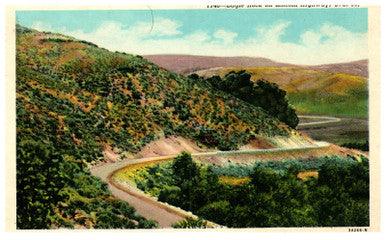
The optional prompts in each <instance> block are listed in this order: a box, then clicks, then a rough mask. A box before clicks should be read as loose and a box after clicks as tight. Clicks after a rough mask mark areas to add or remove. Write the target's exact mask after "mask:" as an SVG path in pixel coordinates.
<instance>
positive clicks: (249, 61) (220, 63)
mask: <svg viewBox="0 0 386 240" xmlns="http://www.w3.org/2000/svg"><path fill="white" fill-rule="evenodd" d="M143 57H144V58H146V59H148V60H149V61H151V62H153V63H155V64H157V65H158V66H160V67H162V68H165V69H167V70H169V71H173V72H176V73H181V74H189V73H191V72H195V71H198V70H202V69H209V68H216V67H234V66H240V67H255V66H290V64H285V63H279V62H275V61H272V60H270V59H268V58H257V57H214V56H193V55H145V56H143Z"/></svg>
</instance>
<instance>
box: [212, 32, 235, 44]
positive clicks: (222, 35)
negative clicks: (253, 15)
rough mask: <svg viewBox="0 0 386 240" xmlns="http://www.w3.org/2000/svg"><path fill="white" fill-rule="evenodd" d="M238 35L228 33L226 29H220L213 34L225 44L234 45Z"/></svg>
mask: <svg viewBox="0 0 386 240" xmlns="http://www.w3.org/2000/svg"><path fill="white" fill-rule="evenodd" d="M237 35H238V34H237V33H235V32H231V31H227V30H225V29H219V30H217V31H215V32H214V34H213V36H214V37H215V38H218V39H221V40H222V41H223V42H224V43H225V44H230V43H233V40H234V39H235V37H237Z"/></svg>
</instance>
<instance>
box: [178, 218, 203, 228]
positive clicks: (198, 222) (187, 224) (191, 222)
mask: <svg viewBox="0 0 386 240" xmlns="http://www.w3.org/2000/svg"><path fill="white" fill-rule="evenodd" d="M206 226H207V222H206V221H205V220H203V219H201V218H198V219H194V218H187V219H185V220H182V221H180V222H177V223H175V224H173V225H172V227H173V228H206Z"/></svg>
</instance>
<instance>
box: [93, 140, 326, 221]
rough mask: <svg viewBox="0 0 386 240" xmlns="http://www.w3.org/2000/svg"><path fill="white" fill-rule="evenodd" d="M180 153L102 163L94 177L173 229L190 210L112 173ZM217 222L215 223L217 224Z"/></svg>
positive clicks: (318, 145) (323, 144)
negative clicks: (163, 200)
mask: <svg viewBox="0 0 386 240" xmlns="http://www.w3.org/2000/svg"><path fill="white" fill-rule="evenodd" d="M329 146H330V144H329V143H327V142H315V144H314V145H310V146H306V147H305V146H302V147H288V148H272V149H254V150H238V151H215V152H203V153H193V154H192V156H208V157H209V156H215V155H234V154H259V153H266V152H272V153H274V152H278V153H279V152H280V153H282V152H283V151H291V150H302V149H303V150H305V149H318V148H326V147H329ZM176 156H177V155H168V156H160V157H149V158H138V159H125V160H122V161H119V162H112V163H111V162H109V163H101V164H99V165H96V166H92V167H91V168H90V171H91V173H92V174H93V175H94V176H97V177H99V178H100V179H101V180H102V181H104V182H106V183H107V184H108V187H109V189H110V191H111V193H112V194H113V195H114V196H115V197H117V198H119V199H121V200H123V201H126V202H127V203H129V204H130V205H131V206H133V207H134V208H135V210H136V211H137V212H138V213H139V214H140V215H142V216H143V217H145V218H146V219H151V220H155V221H156V222H158V224H159V227H161V228H170V227H171V226H172V224H173V223H176V222H178V221H181V220H183V219H185V218H186V217H188V216H194V215H193V214H192V213H190V212H186V211H184V210H182V209H179V208H177V207H174V206H171V205H168V204H165V203H161V202H158V201H157V200H156V199H155V198H153V197H151V196H148V195H146V194H144V193H143V192H142V191H140V190H139V189H137V188H136V187H133V186H128V185H122V184H120V183H117V182H114V181H113V180H112V176H113V175H114V173H115V172H117V171H118V170H120V169H122V168H124V167H126V166H129V165H132V164H136V163H144V162H152V161H158V160H159V161H161V160H168V159H173V158H175V157H176ZM213 225H214V224H213Z"/></svg>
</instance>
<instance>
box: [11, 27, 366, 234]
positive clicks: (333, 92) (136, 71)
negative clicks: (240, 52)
mask: <svg viewBox="0 0 386 240" xmlns="http://www.w3.org/2000/svg"><path fill="white" fill-rule="evenodd" d="M16 52H17V54H16V63H17V66H16V93H17V94H16V111H17V122H16V127H17V132H16V137H17V146H16V149H17V200H18V201H17V204H18V206H17V226H18V228H20V229H33V228H38V229H45V228H77V229H83V228H87V229H92V228H102V229H109V228H114V229H126V228H140V229H142V228H169V227H189V224H198V225H200V224H203V222H204V223H205V224H203V225H205V226H201V227H223V226H227V227H238V228H240V227H242V228H244V227H277V226H282V227H291V226H292V227H293V226H352V225H358V226H359V225H360V226H366V225H367V224H368V211H367V210H368V187H369V186H368V153H367V151H366V150H363V149H362V146H359V147H360V149H359V148H358V146H357V145H358V144H362V143H363V144H365V141H366V140H367V138H368V133H367V127H368V126H367V125H368V123H367V120H366V118H365V117H366V116H367V115H366V114H367V92H366V91H367V79H366V78H365V75H366V74H365V72H366V71H365V70H364V69H363V63H362V62H359V63H358V62H355V63H348V64H340V65H338V66H337V65H326V66H317V67H316V66H315V67H304V66H294V65H291V64H284V63H278V62H274V61H272V60H269V59H263V58H258V59H254V58H239V57H234V58H229V59H226V58H221V59H218V58H209V60H208V58H206V57H204V58H200V59H196V60H194V57H191V56H185V57H184V61H183V62H185V63H195V64H196V65H194V66H193V68H194V69H193V68H188V69H187V70H186V69H185V68H179V69H178V71H176V72H171V71H168V70H167V69H164V68H162V66H161V67H160V66H158V65H156V64H154V63H152V62H151V61H149V60H147V59H149V56H144V57H143V56H138V55H131V54H128V53H123V52H111V51H109V50H107V49H104V48H100V47H98V46H97V45H96V44H94V43H91V42H87V41H84V40H78V39H76V38H73V37H69V36H65V35H62V34H56V33H51V32H40V31H36V30H33V29H29V28H25V27H22V26H19V25H17V26H16ZM146 58H147V59H146ZM178 59H179V58H178ZM178 59H177V60H176V58H174V60H173V61H177V62H178V61H179V60H178ZM214 60H216V61H217V62H220V63H222V64H223V65H224V64H225V66H217V65H216V64H217V63H216V64H212V63H210V62H211V61H212V62H213V61H214ZM164 61H165V62H167V60H164ZM208 61H209V62H208ZM202 62H204V63H205V64H207V65H206V67H208V68H209V67H210V68H209V69H203V68H204V67H205V65H204V66H203V65H202V64H201V63H202ZM169 63H170V62H169ZM236 63H238V64H246V65H245V66H244V67H242V68H239V67H237V66H234V65H232V64H236ZM267 64H268V65H270V66H269V67H267V66H266V65H267ZM247 65H248V66H247ZM352 66H354V67H352ZM213 67H215V68H213ZM188 70H189V71H193V72H194V73H195V74H196V76H194V77H192V76H191V75H190V74H189V76H185V75H188V72H187V71H188ZM197 70H199V71H197ZM239 70H240V71H239ZM244 70H245V71H244ZM229 71H230V72H231V75H228V74H229ZM232 71H238V72H233V73H232ZM182 72H183V73H184V74H185V75H182V74H179V73H182ZM358 72H359V73H360V74H359V75H351V74H354V73H358ZM189 73H192V72H189ZM209 73H210V74H212V73H213V74H216V75H217V74H218V75H219V76H218V77H217V78H212V79H211V78H210V76H212V75H210V76H209V75H206V74H209ZM232 74H233V75H232ZM212 77H213V76H212ZM260 78H264V79H266V80H267V81H259V79H260ZM287 94H288V95H287ZM326 99H327V100H326ZM342 99H343V100H342ZM338 100H342V101H340V103H341V105H339V104H336V103H338V102H339V101H338ZM348 103H350V104H349V105H347V104H348ZM347 106H349V107H347ZM358 106H359V107H358ZM315 109H316V110H315ZM338 112H339V113H341V114H337V113H338ZM344 144H347V145H344ZM367 144H368V143H367ZM338 145H339V146H338ZM365 147H366V146H365ZM365 147H364V148H365ZM367 147H368V146H367ZM335 173H337V174H335ZM219 179H222V180H221V181H220V180H219ZM331 179H335V180H334V181H333V180H331ZM232 183H235V184H232ZM334 184H335V185H334ZM212 187H213V188H212ZM345 188H347V189H348V191H347V193H343V192H342V191H341V189H345ZM366 190H367V191H366ZM294 192H295V193H296V194H294ZM239 197H243V198H242V199H241V203H240V204H238V198H239ZM244 197H245V198H244ZM282 197H284V198H287V199H288V201H284V200H283V199H281V198H282ZM330 198H331V199H333V201H335V202H336V204H337V208H338V210H334V211H330V212H328V213H327V214H326V215H323V214H324V213H323V209H324V208H325V204H328V202H327V201H330V200H329V199H330ZM290 202H293V203H294V204H289V203H290ZM278 203H281V204H278ZM256 204H257V205H256ZM228 208H229V209H231V212H229V211H226V210H227V209H228ZM253 209H256V211H255V210H253ZM366 209H367V210H366ZM356 210H358V211H360V213H361V214H360V216H359V217H356V216H354V215H353V212H355V211H356ZM366 211H367V212H366ZM336 212H343V213H344V214H343V215H342V216H340V217H337V218H335V215H336ZM283 213H285V214H283ZM35 216H38V217H37V218H35ZM197 217H198V218H197ZM248 219H250V221H249V220H248ZM331 219H333V220H331ZM201 221H203V222H201ZM176 223H177V225H176Z"/></svg>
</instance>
